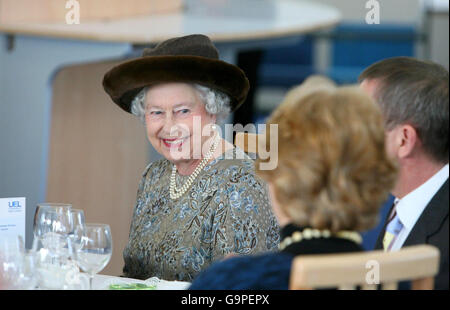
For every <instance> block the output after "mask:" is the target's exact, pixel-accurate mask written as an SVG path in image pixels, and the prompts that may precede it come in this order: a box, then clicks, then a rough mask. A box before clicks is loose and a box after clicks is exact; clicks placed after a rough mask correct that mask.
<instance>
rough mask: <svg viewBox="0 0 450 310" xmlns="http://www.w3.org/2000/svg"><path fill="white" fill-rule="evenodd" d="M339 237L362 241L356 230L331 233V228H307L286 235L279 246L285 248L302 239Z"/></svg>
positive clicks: (281, 248)
mask: <svg viewBox="0 0 450 310" xmlns="http://www.w3.org/2000/svg"><path fill="white" fill-rule="evenodd" d="M330 237H337V238H342V239H347V240H350V241H353V242H355V243H357V244H361V243H362V238H361V235H360V234H359V233H357V232H355V231H338V232H337V233H331V232H330V231H329V230H318V229H311V228H305V229H304V230H303V231H302V232H300V231H296V232H294V233H293V234H292V235H291V236H289V237H286V238H284V239H283V241H281V243H280V244H279V246H278V248H279V249H280V250H284V249H285V248H286V247H288V246H290V245H291V244H292V243H294V242H300V241H302V240H310V239H315V238H330Z"/></svg>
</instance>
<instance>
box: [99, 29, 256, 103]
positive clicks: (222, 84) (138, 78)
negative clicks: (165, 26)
mask: <svg viewBox="0 0 450 310" xmlns="http://www.w3.org/2000/svg"><path fill="white" fill-rule="evenodd" d="M164 82H187V83H197V84H200V85H203V86H207V87H210V88H213V89H216V90H220V91H222V92H224V93H225V94H227V95H229V96H230V98H231V110H232V111H235V110H236V109H237V108H238V107H239V106H240V105H241V104H242V103H243V102H244V101H245V98H246V97H247V93H248V90H249V87H250V85H249V82H248V79H247V77H246V76H245V74H244V72H243V71H242V70H241V69H240V68H238V67H237V66H234V65H231V64H229V63H226V62H224V61H221V60H219V52H218V51H217V49H216V47H215V46H214V45H213V44H212V42H211V40H210V39H209V38H208V37H207V36H205V35H200V34H194V35H189V36H184V37H179V38H173V39H169V40H167V41H164V42H161V43H160V44H158V45H157V46H156V47H155V48H147V49H145V50H144V53H143V55H142V57H140V58H137V59H134V60H131V61H127V62H124V63H122V64H120V65H118V66H116V67H114V68H112V69H111V70H110V71H108V72H107V73H106V74H105V76H104V78H103V88H104V89H105V91H106V92H107V93H108V94H109V96H111V99H112V100H113V101H114V102H115V103H116V104H118V105H119V106H120V107H121V108H122V109H124V110H125V111H127V112H130V107H131V102H132V100H133V99H134V97H135V96H136V95H137V94H138V93H139V92H140V91H141V90H142V89H143V88H144V87H146V86H149V85H152V84H158V83H164Z"/></svg>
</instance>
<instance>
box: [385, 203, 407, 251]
mask: <svg viewBox="0 0 450 310" xmlns="http://www.w3.org/2000/svg"><path fill="white" fill-rule="evenodd" d="M397 203H398V200H396V201H395V203H394V212H393V213H392V215H391V217H390V218H389V220H388V224H387V226H386V232H385V233H384V238H383V248H384V251H385V252H387V251H390V250H391V248H392V245H393V244H394V242H395V240H396V239H397V236H398V234H399V233H400V231H401V230H402V228H403V224H402V222H401V221H400V218H399V217H398V215H397Z"/></svg>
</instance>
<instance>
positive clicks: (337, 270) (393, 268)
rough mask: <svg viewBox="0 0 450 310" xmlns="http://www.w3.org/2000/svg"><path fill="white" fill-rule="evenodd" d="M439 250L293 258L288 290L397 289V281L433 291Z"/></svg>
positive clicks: (420, 248) (422, 248)
mask: <svg viewBox="0 0 450 310" xmlns="http://www.w3.org/2000/svg"><path fill="white" fill-rule="evenodd" d="M439 258H440V253H439V250H438V249H437V248H436V247H434V246H431V245H417V246H410V247H405V248H403V249H401V250H399V251H395V252H384V251H382V250H378V251H370V252H362V253H351V254H347V253H346V254H323V255H305V256H298V257H296V258H295V259H294V261H293V263H292V269H291V277H290V283H289V289H293V290H300V289H317V288H333V287H337V288H338V289H355V288H356V287H357V286H359V287H361V289H363V290H370V289H377V287H378V285H377V284H381V289H385V290H395V289H397V288H398V282H400V281H407V280H408V281H409V280H410V281H411V288H412V289H415V290H431V289H433V287H434V279H433V277H434V276H435V275H436V274H437V272H438V269H439Z"/></svg>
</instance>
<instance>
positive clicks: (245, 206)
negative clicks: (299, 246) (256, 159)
mask: <svg viewBox="0 0 450 310" xmlns="http://www.w3.org/2000/svg"><path fill="white" fill-rule="evenodd" d="M228 152H232V156H230V154H229V153H228ZM228 152H227V153H225V154H224V155H222V157H220V158H217V159H214V160H213V161H211V162H210V163H209V164H208V165H207V166H206V167H205V168H204V169H203V171H202V172H201V173H200V174H199V175H198V176H197V179H196V181H194V183H193V184H192V186H191V188H190V189H189V190H188V191H187V192H186V193H185V194H184V195H183V196H182V197H181V198H179V199H177V200H172V199H171V198H170V197H169V180H170V174H171V171H172V164H171V163H170V162H169V161H168V160H166V159H162V160H159V161H156V162H153V163H151V164H150V165H148V167H147V168H146V169H145V171H144V174H143V178H142V180H141V182H140V185H139V189H138V194H137V202H136V206H135V209H134V214H133V218H132V223H131V228H130V235H129V240H128V244H127V245H126V247H125V249H124V252H123V257H124V261H125V266H124V269H123V271H124V276H126V277H131V278H138V279H147V278H150V277H153V276H156V277H158V278H160V279H164V280H179V281H192V279H193V278H194V277H195V276H196V275H197V274H199V273H200V271H202V270H204V269H206V268H207V267H208V266H209V265H211V263H213V262H215V261H217V260H220V259H222V258H223V257H224V256H225V255H227V254H229V253H235V254H238V255H239V254H256V253H261V252H267V251H272V250H276V249H277V246H278V243H279V227H278V225H277V223H276V220H275V217H274V216H273V214H272V211H271V207H270V204H269V200H268V196H267V188H266V184H265V183H264V182H263V181H262V180H261V179H259V178H258V177H257V176H256V175H255V173H254V163H253V161H252V159H250V158H249V157H248V156H247V155H246V154H244V153H243V152H242V150H240V149H238V148H234V149H232V150H229V151H228ZM230 157H231V158H232V159H227V158H230ZM241 158H243V159H241ZM186 180H187V177H186V176H180V175H177V179H176V182H177V187H180V186H181V185H180V184H183V182H185V181H186Z"/></svg>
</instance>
